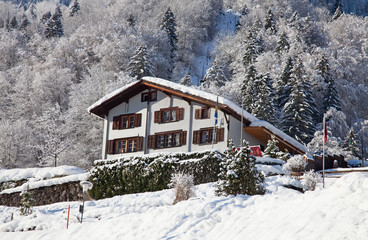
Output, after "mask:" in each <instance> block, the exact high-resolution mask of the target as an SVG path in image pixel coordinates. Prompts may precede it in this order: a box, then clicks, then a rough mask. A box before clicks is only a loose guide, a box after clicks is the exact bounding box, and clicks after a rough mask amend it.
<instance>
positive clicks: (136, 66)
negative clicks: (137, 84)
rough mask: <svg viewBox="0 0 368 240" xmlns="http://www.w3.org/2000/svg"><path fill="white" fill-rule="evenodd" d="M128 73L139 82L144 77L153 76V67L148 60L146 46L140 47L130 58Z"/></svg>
mask: <svg viewBox="0 0 368 240" xmlns="http://www.w3.org/2000/svg"><path fill="white" fill-rule="evenodd" d="M127 71H128V72H129V73H130V76H131V77H134V78H135V79H137V80H140V79H141V78H142V77H143V76H153V73H152V71H153V67H152V64H151V61H150V60H149V59H148V53H147V49H146V47H145V46H144V45H141V46H139V48H138V49H137V50H136V51H135V52H134V55H133V56H132V57H131V58H130V62H129V64H128V69H127Z"/></svg>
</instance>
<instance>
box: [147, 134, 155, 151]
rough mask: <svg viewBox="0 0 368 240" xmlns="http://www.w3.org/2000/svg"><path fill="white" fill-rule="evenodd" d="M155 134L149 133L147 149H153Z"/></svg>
mask: <svg viewBox="0 0 368 240" xmlns="http://www.w3.org/2000/svg"><path fill="white" fill-rule="evenodd" d="M155 143H156V136H155V135H149V136H148V146H147V147H148V149H154V148H155V147H156V145H155Z"/></svg>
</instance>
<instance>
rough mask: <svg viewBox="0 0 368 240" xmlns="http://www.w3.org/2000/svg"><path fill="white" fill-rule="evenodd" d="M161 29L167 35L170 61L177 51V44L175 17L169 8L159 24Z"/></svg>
mask: <svg viewBox="0 0 368 240" xmlns="http://www.w3.org/2000/svg"><path fill="white" fill-rule="evenodd" d="M161 29H163V30H165V32H166V33H167V37H168V39H169V45H170V47H171V59H173V58H174V56H175V55H174V52H175V51H176V50H177V49H178V47H177V45H176V44H177V42H178V37H177V35H176V20H175V16H174V13H173V12H172V11H171V9H170V8H168V9H167V11H166V12H165V14H164V17H163V19H162V23H161Z"/></svg>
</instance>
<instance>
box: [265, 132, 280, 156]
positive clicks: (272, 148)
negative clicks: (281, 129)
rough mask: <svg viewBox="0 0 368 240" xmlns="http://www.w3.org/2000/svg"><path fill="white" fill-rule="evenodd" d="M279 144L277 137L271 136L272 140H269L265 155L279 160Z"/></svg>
mask: <svg viewBox="0 0 368 240" xmlns="http://www.w3.org/2000/svg"><path fill="white" fill-rule="evenodd" d="M278 142H279V141H277V140H276V138H275V135H271V140H268V142H267V147H266V149H265V150H264V154H265V155H267V156H270V157H272V158H277V157H278V155H279V154H278V153H279V152H280V149H279V147H278V146H277V143H278Z"/></svg>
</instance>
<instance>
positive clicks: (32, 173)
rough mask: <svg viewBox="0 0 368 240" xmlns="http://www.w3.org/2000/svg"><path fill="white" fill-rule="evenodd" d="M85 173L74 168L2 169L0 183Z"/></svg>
mask: <svg viewBox="0 0 368 240" xmlns="http://www.w3.org/2000/svg"><path fill="white" fill-rule="evenodd" d="M85 172H86V171H85V170H83V169H81V168H78V167H74V166H60V167H45V168H22V169H21V168H14V169H2V170H0V182H8V181H19V180H24V179H29V178H32V179H34V180H41V179H46V178H53V177H57V176H67V175H74V174H81V173H85Z"/></svg>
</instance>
